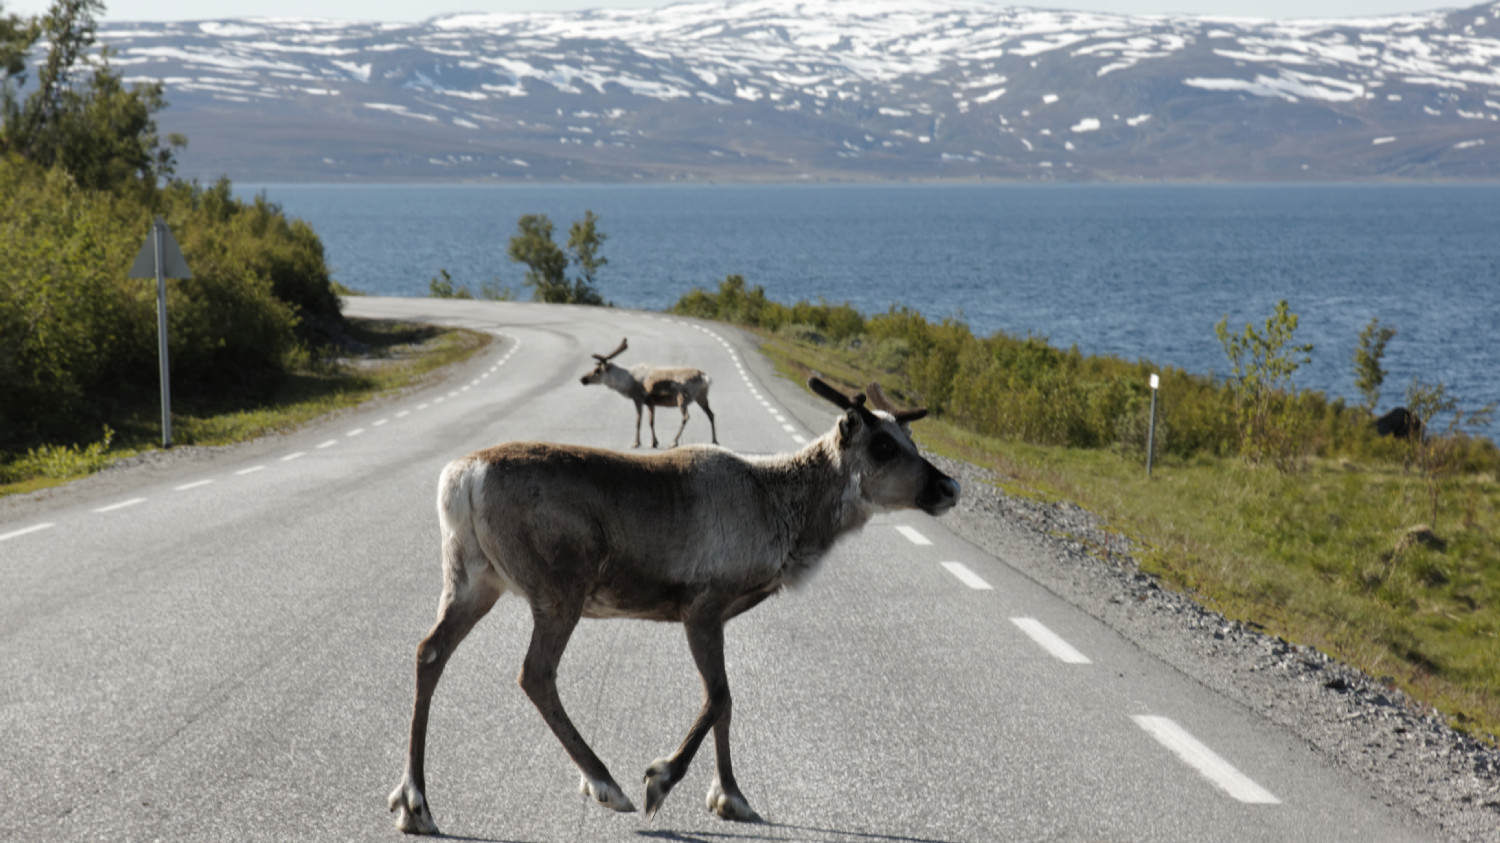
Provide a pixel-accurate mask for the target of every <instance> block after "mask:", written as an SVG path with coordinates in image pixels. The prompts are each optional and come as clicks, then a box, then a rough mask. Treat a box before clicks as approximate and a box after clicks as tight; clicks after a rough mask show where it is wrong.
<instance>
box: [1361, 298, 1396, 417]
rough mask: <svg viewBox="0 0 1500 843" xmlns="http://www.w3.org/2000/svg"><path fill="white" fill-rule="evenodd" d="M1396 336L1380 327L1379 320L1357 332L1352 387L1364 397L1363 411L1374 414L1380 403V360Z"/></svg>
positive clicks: (1381, 375) (1381, 379)
mask: <svg viewBox="0 0 1500 843" xmlns="http://www.w3.org/2000/svg"><path fill="white" fill-rule="evenodd" d="M1395 335H1396V329H1395V328H1392V327H1389V326H1387V327H1381V325H1380V320H1379V319H1378V318H1377V319H1371V320H1370V324H1368V325H1366V326H1365V327H1364V330H1362V331H1360V332H1359V346H1358V347H1357V348H1355V349H1354V386H1355V388H1357V389H1358V390H1359V393H1360V394H1361V395H1363V396H1364V397H1365V404H1364V406H1365V410H1366V411H1367V412H1374V410H1375V405H1376V404H1377V403H1379V401H1380V385H1381V384H1383V383H1385V369H1384V368H1382V367H1381V365H1380V359H1381V358H1382V357H1384V356H1385V345H1386V343H1388V342H1390V341H1391V337H1394V336H1395Z"/></svg>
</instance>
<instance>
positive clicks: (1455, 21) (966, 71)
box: [99, 0, 1500, 181]
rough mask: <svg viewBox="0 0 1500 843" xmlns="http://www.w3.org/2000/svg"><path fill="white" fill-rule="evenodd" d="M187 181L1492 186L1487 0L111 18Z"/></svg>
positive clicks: (925, 1)
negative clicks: (1377, 11) (386, 19)
mask: <svg viewBox="0 0 1500 843" xmlns="http://www.w3.org/2000/svg"><path fill="white" fill-rule="evenodd" d="M99 35H100V40H101V41H103V42H104V43H106V44H109V45H111V46H112V47H113V48H115V49H116V50H117V54H116V56H115V58H114V59H113V61H114V63H115V64H116V66H117V67H119V68H120V69H121V70H123V71H124V73H125V75H126V77H127V79H143V78H151V79H161V80H164V81H165V83H166V87H167V98H168V100H169V102H170V106H169V107H168V109H167V110H166V111H165V112H163V113H162V114H161V115H160V124H161V126H162V128H163V130H165V131H176V132H183V133H185V134H186V135H187V136H188V137H189V138H191V140H192V143H191V146H190V147H189V148H188V149H187V150H186V151H185V152H184V154H183V155H182V156H181V167H180V168H179V171H180V172H181V173H182V174H183V175H188V176H192V177H199V178H213V177H217V176H218V175H220V174H226V173H227V174H228V175H230V176H231V177H232V178H235V179H236V180H242V181H244V180H248V181H273V180H320V181H336V180H383V181H391V180H422V181H432V180H458V179H465V180H472V179H484V180H502V181H504V180H528V179H534V180H542V181H553V180H559V179H562V180H566V179H575V180H580V181H582V180H589V181H613V180H620V181H635V180H647V181H671V180H791V179H816V180H870V179H882V180H903V179H1023V180H1050V179H1056V180H1118V181H1131V180H1141V179H1146V180H1157V179H1217V180H1371V179H1453V180H1468V179H1492V178H1497V177H1500V4H1497V3H1492V4H1486V5H1481V6H1476V7H1473V8H1469V9H1466V10H1461V11H1451V10H1448V11H1433V12H1426V13H1419V14H1409V15H1398V16H1389V17H1381V18H1365V19H1353V18H1350V19H1338V20H1294V21H1279V22H1278V21H1268V20H1249V19H1214V18H1204V17H1188V16H1125V15H1111V14H1095V13H1084V12H1068V11H1048V10H1039V9H1029V8H1021V7H996V6H992V5H989V4H985V3H980V2H974V1H973V0H909V1H908V2H891V0H876V2H865V0H859V2H855V1H854V0H831V2H819V3H811V2H799V0H723V2H708V3H688V4H679V5H673V6H667V7H663V8H655V9H634V10H595V11H583V12H567V13H545V14H544V13H527V14H483V15H480V14H469V15H448V16H442V17H436V18H432V19H430V20H427V21H424V22H422V23H418V24H397V23H379V22H344V21H316V20H287V19H256V20H215V21H198V22H171V23H113V24H110V25H107V26H105V27H102V28H101V31H100V33H99Z"/></svg>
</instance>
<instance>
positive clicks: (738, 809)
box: [706, 709, 765, 823]
mask: <svg viewBox="0 0 1500 843" xmlns="http://www.w3.org/2000/svg"><path fill="white" fill-rule="evenodd" d="M714 753H715V755H716V756H717V759H716V760H717V761H718V769H717V771H716V774H715V775H714V783H713V784H712V785H710V786H709V788H708V797H707V800H706V801H707V803H708V810H709V811H711V812H712V813H715V814H718V815H719V818H720V819H726V820H735V821H737V822H745V823H758V822H765V820H762V819H761V818H760V814H757V813H755V811H754V809H752V808H751V807H750V803H749V802H747V801H745V796H744V794H742V793H740V786H739V784H738V783H737V782H736V781H735V780H734V770H733V769H732V766H731V764H730V762H729V711H728V710H727V709H726V710H725V711H724V716H723V717H720V718H719V721H718V722H717V723H715V724H714Z"/></svg>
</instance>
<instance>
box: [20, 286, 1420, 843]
mask: <svg viewBox="0 0 1500 843" xmlns="http://www.w3.org/2000/svg"><path fill="white" fill-rule="evenodd" d="M347 311H348V312H349V313H350V314H352V315H360V316H400V317H402V318H408V319H422V320H429V321H434V322H444V323H451V324H461V325H465V326H467V327H471V328H474V329H477V330H481V331H488V332H492V333H494V334H496V335H497V341H496V342H495V343H494V344H493V345H492V346H491V347H490V348H489V349H488V350H487V351H486V352H485V353H483V354H481V355H480V356H479V357H477V358H476V359H474V360H472V361H471V362H468V363H465V364H463V365H460V366H457V367H454V369H453V370H451V371H450V372H448V373H446V377H445V378H444V379H443V380H442V381H441V382H438V383H435V384H433V385H430V386H428V387H426V388H424V389H422V390H420V391H416V392H413V393H410V394H407V395H404V396H402V397H400V398H399V399H389V400H383V401H378V402H375V403H373V404H372V405H369V406H367V407H365V408H362V409H360V410H358V411H356V412H351V413H347V414H343V415H340V416H337V417H334V418H331V419H328V420H325V421H322V422H320V423H317V424H314V425H312V426H310V427H308V428H306V429H303V430H301V431H299V432H297V433H295V434H292V435H287V436H278V437H270V438H267V439H264V440H260V441H257V442H254V443H249V444H247V445H243V446H238V447H235V448H231V449H220V450H215V451H212V452H205V453H196V454H190V453H187V452H183V455H182V456H181V457H180V458H171V459H165V460H160V461H156V462H151V463H148V464H145V465H142V466H138V467H134V468H129V469H124V470H117V471H110V472H106V473H105V474H103V475H100V476H97V477H95V478H91V479H89V480H87V481H83V482H80V483H75V484H72V485H70V486H68V487H64V488H62V489H60V490H56V491H53V492H49V493H45V494H41V495H35V496H29V497H27V498H24V499H14V500H8V501H4V502H0V583H3V586H0V648H3V653H4V656H3V667H0V735H3V738H0V740H3V742H4V743H3V747H0V750H3V751H0V782H4V784H3V786H0V795H3V798H0V837H3V838H5V839H17V840H74V839H107V840H154V839H163V840H185V839H193V840H202V839H209V840H262V839H263V840H304V839H305V840H354V839H385V840H393V839H398V837H399V832H397V831H395V830H394V829H393V828H392V826H391V816H390V815H389V814H388V813H387V812H386V805H385V799H386V795H387V793H389V792H390V790H391V788H392V787H394V786H395V785H396V783H397V782H398V780H399V778H400V775H401V768H402V760H403V757H404V752H405V733H406V726H407V718H408V715H409V709H410V704H411V696H412V659H413V651H414V648H415V645H416V643H417V641H418V640H419V639H420V637H421V636H422V635H423V634H424V633H425V631H426V629H427V628H428V626H429V625H430V624H431V622H432V619H433V615H434V610H435V607H436V600H437V596H438V593H439V589H440V579H439V568H438V539H437V519H436V516H435V513H434V505H433V500H434V495H435V488H436V479H437V475H438V472H439V470H440V469H441V468H442V466H443V464H444V463H445V462H446V461H447V460H449V459H450V458H452V457H455V456H458V455H461V454H464V453H467V452H469V451H471V450H474V449H477V448H480V447H483V446H486V445H490V444H494V443H497V442H501V441H505V440H511V439H547V440H554V441H562V442H578V443H587V444H593V445H601V446H606V447H614V448H628V447H629V446H630V442H631V438H632V425H633V416H634V413H633V410H632V408H631V405H630V404H629V402H628V401H626V400H625V399H623V398H621V397H620V396H619V395H617V394H615V393H613V392H610V391H608V390H607V389H605V388H603V387H597V386H595V387H583V386H581V385H580V384H579V382H578V378H579V376H580V375H581V374H583V372H584V371H585V370H586V369H587V368H588V367H589V365H590V362H591V358H590V357H589V354H590V353H592V352H600V353H605V352H607V351H609V350H610V349H612V348H613V347H614V345H615V344H616V343H618V341H619V338H620V337H621V336H622V335H623V336H628V337H629V338H630V350H629V351H628V352H626V354H625V355H624V356H623V357H622V358H621V359H620V362H622V363H627V364H628V363H634V362H647V361H651V362H658V363H688V364H692V365H697V366H699V367H701V368H703V369H705V370H707V371H708V372H709V373H710V374H711V376H712V377H713V380H714V386H713V389H712V392H711V402H712V405H713V407H714V410H715V412H716V414H717V416H718V421H719V440H720V442H721V443H722V444H724V445H725V446H726V447H729V448H733V449H736V450H743V451H750V452H773V451H785V450H790V449H794V448H797V447H799V446H800V444H801V443H803V442H806V441H808V440H810V439H812V438H814V437H816V436H818V435H820V434H822V433H823V432H824V431H825V430H827V429H828V428H829V427H830V426H831V425H832V424H833V421H834V418H835V413H834V410H833V408H832V407H831V406H830V405H828V404H827V403H826V402H823V401H821V400H820V399H817V398H815V397H813V396H812V395H810V394H809V393H807V392H806V391H805V390H803V389H802V388H801V387H800V386H799V385H797V384H793V383H790V382H788V381H786V380H784V379H782V378H780V377H779V376H777V375H776V374H775V373H774V372H773V371H772V370H771V368H770V366H769V365H768V364H767V363H766V361H764V360H763V359H761V358H760V357H759V356H758V355H757V354H756V353H755V351H754V346H753V344H751V343H750V342H747V341H746V340H745V339H744V338H743V337H741V335H740V334H739V333H738V332H736V331H735V330H734V329H732V328H726V327H724V326H718V325H710V324H699V323H696V322H693V321H690V320H681V319H677V318H670V317H665V316H662V315H657V314H645V313H639V312H632V311H621V310H611V309H595V308H564V307H555V306H546V305H534V304H513V303H492V302H484V303H478V302H463V301H438V300H423V299H378V298H354V299H350V300H349V303H348V307H347ZM674 413H675V411H671V412H663V413H660V414H659V416H660V417H659V418H658V424H657V433H658V436H661V437H663V438H664V439H665V440H666V441H667V442H670V439H671V436H672V434H673V433H674V432H675V429H676V424H677V422H676V419H675V418H674ZM918 424H920V422H918ZM647 438H648V441H649V437H647ZM707 440H708V426H707V422H706V420H705V419H704V418H703V417H702V414H701V413H700V412H698V411H697V410H696V409H695V410H694V413H693V418H692V420H691V421H690V422H689V423H688V427H687V430H686V433H685V434H684V441H685V442H706V441H707ZM529 626H530V621H529V616H528V613H527V612H526V610H525V606H524V603H522V602H521V601H520V600H519V599H518V598H515V597H506V598H503V599H502V601H501V603H500V604H499V605H498V606H497V607H496V609H495V611H494V612H492V613H491V614H490V615H489V616H488V617H487V618H486V619H485V620H484V621H483V622H482V623H481V624H480V626H479V627H478V628H477V629H476V630H475V632H474V633H473V634H472V635H471V636H470V637H469V638H468V639H467V640H466V641H465V642H464V645H463V647H461V648H460V649H459V651H458V652H457V654H456V655H455V656H454V657H453V660H452V661H451V662H450V664H449V667H448V669H447V672H446V674H445V676H444V678H443V682H442V685H441V686H440V687H439V689H438V692H437V696H436V700H435V703H434V707H433V715H432V722H431V730H430V744H429V755H428V796H429V798H430V800H431V803H432V805H433V812H434V815H435V817H436V819H437V822H438V824H439V826H440V827H441V828H442V829H443V831H444V832H445V833H447V834H450V835H453V836H454V837H456V838H460V839H473V840H495V841H582V840H587V841H593V840H628V841H639V840H641V839H643V838H645V839H667V840H683V841H738V840H746V841H752V840H763V839H768V840H783V839H794V840H858V841H958V840H968V841H984V840H1040V839H1049V840H1052V839H1061V840H1183V841H1203V840H1268V841H1282V840H1320V841H1332V840H1357V841H1361V843H1371V841H1381V840H1414V839H1431V837H1432V834H1431V832H1430V831H1428V830H1426V829H1424V828H1422V827H1420V826H1417V825H1415V824H1414V820H1413V819H1412V818H1411V817H1410V816H1409V815H1407V814H1406V813H1403V812H1401V811H1399V810H1397V809H1394V808H1390V807H1387V806H1385V805H1384V804H1382V802H1381V801H1380V800H1379V799H1377V798H1376V797H1375V795H1374V794H1373V793H1372V792H1371V791H1370V790H1369V789H1368V788H1366V787H1365V786H1364V785H1363V784H1362V783H1361V782H1359V781H1357V780H1354V779H1351V778H1350V777H1349V776H1348V775H1347V774H1346V773H1343V772H1341V771H1338V770H1336V769H1334V768H1332V767H1330V766H1328V765H1327V764H1326V763H1324V762H1322V761H1321V760H1320V759H1319V757H1318V756H1317V755H1315V754H1314V753H1313V752H1312V751H1311V750H1310V749H1309V747H1308V746H1306V745H1304V744H1301V743H1299V742H1298V741H1297V740H1296V739H1294V738H1292V737H1291V736H1289V735H1288V734H1287V733H1285V732H1284V731H1282V730H1281V729H1279V728H1278V727H1276V726H1274V725H1273V724H1270V723H1268V722H1266V721H1265V720H1264V719H1262V718H1260V717H1259V716H1257V715H1255V714H1253V713H1252V712H1249V711H1247V710H1246V709H1244V708H1243V707H1241V706H1240V705H1238V704H1236V703H1234V702H1232V701H1230V700H1227V699H1225V698H1224V697H1222V696H1219V695H1217V694H1215V693H1214V692H1212V691H1210V690H1209V689H1207V688H1205V687H1204V686H1202V685H1200V684H1198V683H1196V682H1194V681H1193V680H1191V679H1190V678H1188V677H1186V676H1184V675H1182V674H1181V673H1179V672H1177V671H1175V670H1174V669H1172V668H1171V667H1169V666H1167V665H1164V664H1163V663H1161V662H1159V661H1157V660H1155V659H1153V658H1152V657H1150V656H1148V655H1146V654H1144V653H1143V652H1142V651H1140V650H1139V649H1138V648H1136V647H1135V646H1134V645H1132V644H1130V643H1129V642H1128V641H1126V640H1124V639H1122V638H1121V637H1119V636H1118V635H1117V634H1115V633H1114V632H1112V631H1110V630H1109V629H1107V628H1106V627H1104V626H1103V625H1102V624H1100V623H1099V622H1097V621H1096V620H1094V619H1093V618H1091V617H1090V616H1088V615H1087V614H1084V613H1082V612H1080V611H1079V610H1077V609H1075V608H1073V607H1072V606H1070V605H1068V604H1067V603H1064V602H1063V601H1061V600H1059V599H1058V598H1056V597H1055V596H1053V595H1052V594H1050V593H1049V592H1047V591H1046V590H1044V589H1042V588H1040V587H1039V586H1037V585H1036V584H1035V583H1034V582H1033V581H1032V580H1031V579H1029V578H1027V577H1025V576H1022V575H1021V574H1019V573H1018V572H1017V571H1016V570H1015V569H1014V568H1012V567H1011V565H1010V564H1008V563H1007V561H1006V560H1005V559H1000V558H995V557H992V556H989V555H987V554H985V553H984V552H982V551H980V550H979V549H977V548H976V547H974V546H973V545H971V544H969V543H967V542H966V541H964V540H963V539H961V538H959V537H957V536H956V535H955V534H954V533H952V532H950V531H949V530H948V529H946V528H945V527H944V525H943V523H942V521H941V520H937V519H933V518H930V517H928V516H926V515H922V514H920V513H916V512H913V513H902V514H893V515H887V516H882V517H880V518H878V519H876V520H875V521H873V522H872V523H871V524H870V525H869V526H867V527H866V528H865V530H864V531H863V532H862V533H860V534H857V535H855V536H854V537H852V538H850V539H849V540H847V541H846V542H844V543H843V544H841V545H840V546H839V547H837V548H836V549H835V550H834V552H833V553H832V554H831V555H830V557H829V558H828V559H827V560H826V562H825V564H824V567H823V569H822V571H821V572H820V573H819V574H818V575H816V576H815V577H813V579H812V581H811V582H810V583H809V584H807V585H806V586H805V587H803V588H801V589H799V590H797V591H793V592H790V593H786V594H783V595H780V596H778V597H776V598H774V599H772V600H769V601H767V602H766V603H764V604H762V605H761V606H760V607H758V608H756V609H755V610H753V611H751V612H750V613H748V614H746V615H745V616H743V617H741V618H739V619H737V620H735V621H734V622H733V623H731V624H730V625H729V628H728V631H727V638H728V646H727V660H728V665H729V672H730V683H731V687H732V689H733V692H734V713H735V719H734V733H735V734H734V746H735V762H736V773H737V774H738V778H739V781H740V785H741V787H742V789H743V790H744V793H745V795H746V796H747V797H748V798H749V800H750V803H751V805H752V806H753V807H754V808H756V809H757V810H758V811H759V812H760V814H761V815H762V816H763V817H764V818H765V819H766V820H767V823H766V824H764V825H741V824H731V823H725V822H722V821H720V820H718V819H717V818H716V817H713V816H712V815H710V814H709V813H707V812H706V811H705V810H704V806H703V794H704V792H705V791H706V790H707V788H708V785H709V783H710V781H711V780H712V775H713V764H712V742H711V741H709V742H707V743H705V745H704V747H703V749H702V750H701V751H700V753H699V755H698V757H697V760H696V762H695V764H694V766H693V768H692V770H691V771H690V772H689V773H688V775H687V778H686V779H685V780H684V781H683V782H682V784H680V785H679V786H678V788H677V789H676V790H675V791H674V792H673V793H672V795H671V796H670V797H669V798H668V800H667V802H666V804H665V806H664V807H663V808H662V810H661V812H660V813H659V814H658V815H657V817H656V819H655V821H654V822H652V823H649V824H648V823H647V822H646V821H645V820H644V819H643V817H642V816H641V815H639V814H635V815H624V814H615V813H613V812H610V811H607V810H604V809H602V808H600V807H597V806H595V805H592V804H590V803H589V802H588V801H587V800H585V799H584V797H582V796H580V795H579V794H578V792H577V789H576V788H577V780H578V774H577V771H576V770H575V769H574V768H573V766H572V764H571V763H570V762H569V761H568V759H567V757H566V756H565V755H564V753H563V751H562V748H561V746H560V745H559V744H558V743H557V741H556V740H555V739H554V738H553V737H552V735H551V733H550V732H548V731H547V729H546V727H545V725H544V724H543V723H542V720H541V718H540V717H539V716H538V715H537V713H536V712H535V710H534V709H533V708H532V706H531V703H530V702H529V701H528V700H527V698H526V696H525V694H523V693H522V692H521V690H520V689H519V688H518V687H517V686H516V684H515V676H516V673H517V671H518V670H519V668H520V664H521V658H522V654H523V652H524V649H525V645H526V640H527V635H528V632H529ZM1049 636H1050V637H1049ZM559 684H560V687H561V691H562V696H563V700H564V702H565V703H566V704H567V705H568V707H569V711H570V714H571V715H572V717H573V719H574V721H575V722H576V723H577V725H578V726H579V728H580V730H581V731H582V732H583V734H584V735H585V736H586V737H587V738H588V739H589V741H590V742H591V744H592V745H593V747H594V749H595V750H596V751H597V752H598V753H599V755H600V756H601V757H602V758H603V759H604V760H605V762H606V763H607V764H609V765H610V766H611V769H612V771H613V772H614V774H615V777H616V778H617V779H618V780H619V781H620V782H621V784H622V785H625V786H626V788H627V790H628V791H629V792H630V795H631V797H632V798H633V799H634V800H635V802H636V804H637V805H639V804H642V801H643V800H642V793H641V786H640V784H639V782H640V775H641V773H642V772H643V771H644V770H645V768H646V766H647V764H649V763H650V762H651V761H652V759H654V758H657V757H659V756H662V755H666V754H668V753H669V752H670V751H671V750H672V749H674V748H675V747H676V745H677V743H678V742H679V741H680V740H681V738H682V736H683V734H684V733H685V732H686V730H687V728H688V726H689V724H690V723H691V721H692V718H693V717H694V716H695V714H696V713H697V708H698V705H699V701H700V690H699V685H698V681H697V677H696V673H695V671H694V668H693V665H692V660H691V658H690V656H689V654H688V651H687V646H686V643H685V641H684V639H683V636H682V634H681V630H680V629H679V628H678V627H676V626H675V625H666V624H653V623H648V622H638V621H621V620H607V621H596V620H586V621H584V622H583V623H582V624H581V625H580V627H579V629H578V631H577V632H576V634H575V635H574V637H573V641H572V644H571V646H570V648H569V650H568V652H567V655H566V656H565V658H564V659H563V663H562V668H561V675H560V682H559Z"/></svg>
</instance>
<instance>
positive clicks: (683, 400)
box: [672, 393, 688, 448]
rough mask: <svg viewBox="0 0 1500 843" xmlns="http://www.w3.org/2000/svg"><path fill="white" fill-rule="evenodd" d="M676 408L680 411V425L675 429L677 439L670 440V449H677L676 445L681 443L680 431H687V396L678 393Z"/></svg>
mask: <svg viewBox="0 0 1500 843" xmlns="http://www.w3.org/2000/svg"><path fill="white" fill-rule="evenodd" d="M677 406H678V408H679V409H681V410H682V424H681V425H679V426H678V428H677V438H676V439H673V440H672V447H673V448H675V447H677V443H678V442H681V441H682V431H684V430H686V429H687V420H688V400H687V396H685V395H682V394H680V393H679V394H678V396H677Z"/></svg>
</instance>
